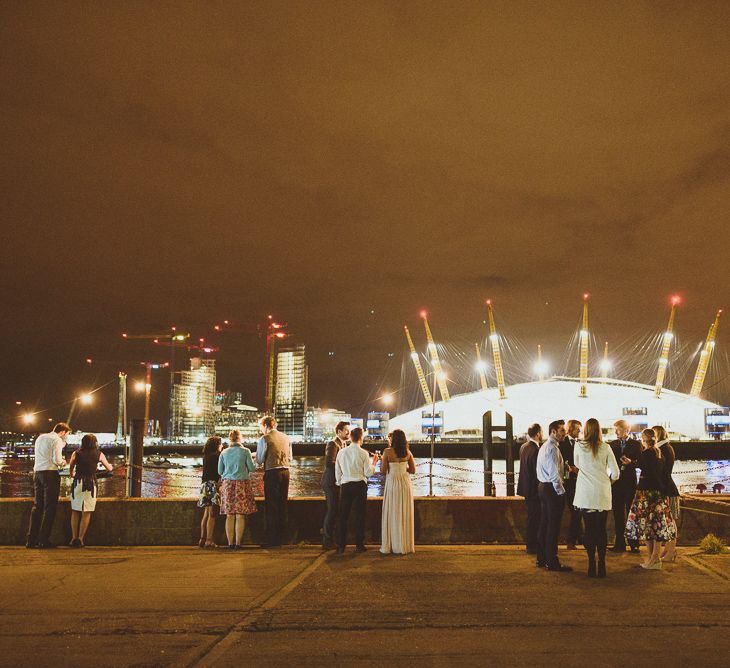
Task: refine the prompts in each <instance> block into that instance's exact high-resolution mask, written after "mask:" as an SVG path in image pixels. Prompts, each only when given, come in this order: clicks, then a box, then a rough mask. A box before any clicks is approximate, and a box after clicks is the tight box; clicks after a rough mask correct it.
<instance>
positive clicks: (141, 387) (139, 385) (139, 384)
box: [134, 380, 145, 392]
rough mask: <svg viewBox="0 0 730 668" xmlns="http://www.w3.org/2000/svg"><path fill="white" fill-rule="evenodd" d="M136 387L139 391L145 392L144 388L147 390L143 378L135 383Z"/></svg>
mask: <svg viewBox="0 0 730 668" xmlns="http://www.w3.org/2000/svg"><path fill="white" fill-rule="evenodd" d="M134 389H135V390H137V392H144V390H145V382H144V381H142V380H138V381H137V382H136V383H135V384H134Z"/></svg>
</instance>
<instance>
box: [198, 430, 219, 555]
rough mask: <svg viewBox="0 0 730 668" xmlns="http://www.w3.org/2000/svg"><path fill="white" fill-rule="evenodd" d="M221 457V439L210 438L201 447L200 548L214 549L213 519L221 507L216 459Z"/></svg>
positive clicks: (216, 437)
mask: <svg viewBox="0 0 730 668" xmlns="http://www.w3.org/2000/svg"><path fill="white" fill-rule="evenodd" d="M220 456H221V439H220V438H219V437H218V436H211V437H210V438H209V439H208V440H207V441H206V442H205V445H204V446H203V478H202V481H201V484H200V495H199V496H198V507H199V508H203V518H202V519H201V520H200V541H199V542H198V545H199V546H200V547H215V546H216V545H215V540H214V538H215V518H216V516H217V515H218V508H219V506H220V505H221V499H220V479H221V476H220V474H219V473H218V459H220Z"/></svg>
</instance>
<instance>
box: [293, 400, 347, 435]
mask: <svg viewBox="0 0 730 668" xmlns="http://www.w3.org/2000/svg"><path fill="white" fill-rule="evenodd" d="M349 421H350V414H349V413H345V412H344V411H338V410H337V409H335V408H315V407H314V406H310V407H309V408H307V412H306V415H305V420H304V440H305V441H330V440H332V439H333V438H334V437H335V426H336V425H337V423H338V422H349Z"/></svg>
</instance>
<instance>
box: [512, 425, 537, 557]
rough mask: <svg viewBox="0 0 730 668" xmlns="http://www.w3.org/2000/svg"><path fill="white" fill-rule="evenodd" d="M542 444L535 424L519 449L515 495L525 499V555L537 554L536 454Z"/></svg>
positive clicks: (528, 431)
mask: <svg viewBox="0 0 730 668" xmlns="http://www.w3.org/2000/svg"><path fill="white" fill-rule="evenodd" d="M541 442H542V427H541V426H540V425H539V424H537V423H535V424H533V425H530V427H529V428H528V430H527V441H526V442H525V443H523V444H522V447H521V448H520V476H519V478H518V479H517V494H518V495H519V496H523V497H525V503H526V504H527V531H526V532H525V545H526V547H527V554H537V551H538V549H537V548H538V543H537V532H538V530H539V529H540V497H539V495H538V493H537V486H538V480H537V452H538V450H539V449H540V443H541Z"/></svg>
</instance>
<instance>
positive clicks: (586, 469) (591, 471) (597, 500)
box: [573, 441, 620, 510]
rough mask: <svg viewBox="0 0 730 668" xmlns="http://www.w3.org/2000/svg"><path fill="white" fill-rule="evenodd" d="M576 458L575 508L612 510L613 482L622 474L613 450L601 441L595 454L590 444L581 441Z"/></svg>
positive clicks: (577, 445) (576, 447) (577, 446)
mask: <svg viewBox="0 0 730 668" xmlns="http://www.w3.org/2000/svg"><path fill="white" fill-rule="evenodd" d="M574 457H575V465H576V466H577V467H578V479H577V481H576V485H575V498H574V500H573V503H574V505H575V507H576V508H583V509H587V510H611V480H618V477H619V474H620V471H619V468H618V464H617V462H616V457H615V456H614V454H613V451H612V450H611V448H610V447H609V446H608V444H607V443H604V442H603V441H601V442H600V443H599V444H598V447H597V449H596V452H595V453H594V452H593V449H592V448H591V446H590V444H589V443H587V442H586V441H580V442H578V443H577V444H576V446H575V455H574Z"/></svg>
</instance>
